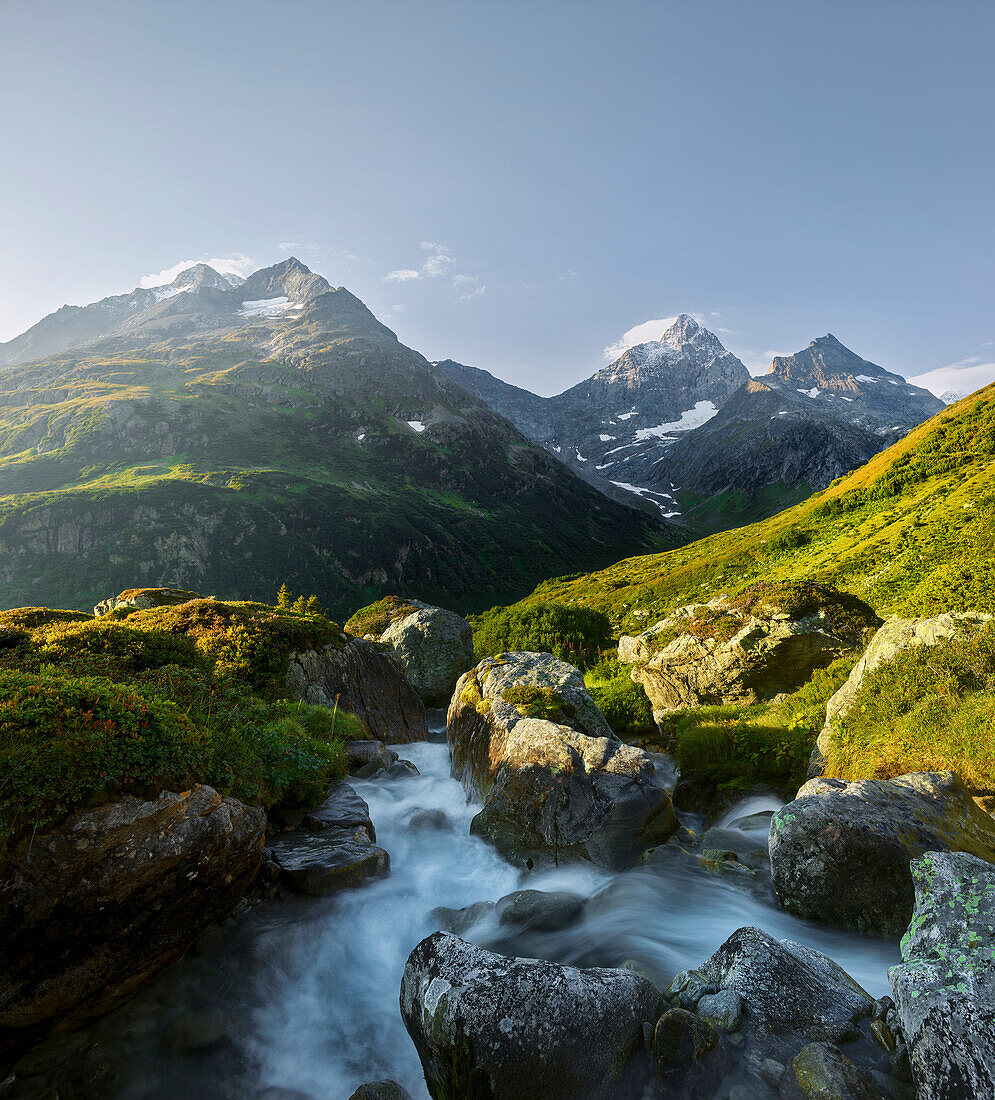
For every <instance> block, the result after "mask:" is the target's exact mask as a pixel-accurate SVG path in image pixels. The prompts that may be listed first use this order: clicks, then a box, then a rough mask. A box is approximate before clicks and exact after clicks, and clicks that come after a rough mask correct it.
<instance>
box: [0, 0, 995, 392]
mask: <svg viewBox="0 0 995 1100" xmlns="http://www.w3.org/2000/svg"><path fill="white" fill-rule="evenodd" d="M993 42H995V3H992V2H989V0H932V2H920V0H823V2H811V0H784V2H781V0H750V2H746V0H707V2H706V0H686V2H685V0H612V2H609V0H604V2H602V3H588V2H585V0H527V2H519V0H493V2H484V0H458V2H455V0H454V2H449V0H438V2H433V0H364V2H362V3H359V2H356V0H349V2H335V0H330V2H324V3H320V2H313V0H312V2H309V0H298V2H295V3H280V2H275V0H268V2H265V3H260V2H256V0H230V2H229V0H197V2H190V0H172V2H169V3H162V4H153V3H144V2H143V3H135V2H133V0H127V2H125V0H122V2H112V0H87V2H86V3H70V2H68V0H63V2H61V3H54V2H51V0H0V102H2V103H3V112H2V121H0V126H2V141H0V156H2V164H0V168H2V171H0V257H2V259H0V339H8V338H10V337H11V336H13V335H15V334H16V333H17V332H19V331H21V330H23V329H24V328H26V327H27V326H28V325H29V324H31V323H33V322H34V321H35V320H37V319H38V318H39V317H40V316H42V315H43V314H45V313H47V312H49V311H51V310H52V309H54V308H57V307H58V306H59V305H61V304H62V303H63V302H74V303H84V302H88V301H92V300H94V299H96V298H98V297H101V296H102V295H104V294H109V293H117V292H121V291H125V290H129V289H131V288H132V287H134V286H135V285H137V284H138V283H139V281H140V279H141V278H142V277H143V276H149V275H152V274H154V273H156V272H160V271H163V270H164V269H167V268H170V267H172V266H173V265H175V264H176V263H178V262H180V261H183V260H190V259H214V258H224V257H231V256H235V257H236V260H235V263H236V264H237V263H239V262H242V263H244V264H246V265H247V264H248V261H252V262H253V263H252V266H262V265H264V264H268V263H272V262H274V261H276V260H278V259H280V258H282V257H283V256H286V255H287V254H288V253H289V252H291V251H292V252H294V253H296V254H297V255H299V256H300V257H301V259H302V260H304V262H306V263H308V264H309V266H311V267H313V268H314V269H315V270H317V271H320V272H321V273H322V274H324V275H326V276H327V277H328V278H329V279H330V280H331V282H333V283H334V284H336V285H338V284H343V285H345V286H347V287H349V288H350V289H351V290H353V291H354V292H355V293H357V294H358V295H359V296H360V297H362V298H363V299H364V300H365V301H366V302H367V303H368V304H369V306H370V307H371V308H372V309H373V310H374V311H375V312H376V313H378V315H380V316H381V317H382V318H384V319H385V320H386V321H387V323H388V324H389V325H390V326H391V327H392V328H393V329H395V331H396V332H397V333H398V335H399V336H400V337H401V339H402V340H404V341H405V342H406V343H408V344H410V345H412V346H413V347H415V348H417V349H418V350H420V351H422V352H424V353H425V354H426V355H428V356H429V357H430V358H433V359H436V358H442V357H445V356H451V357H453V358H455V359H459V360H461V361H463V362H465V363H471V364H474V365H478V366H482V367H486V368H488V369H489V370H492V371H494V372H495V373H497V374H499V375H501V376H502V377H505V378H507V379H509V380H510V381H513V382H516V383H518V384H520V385H526V386H528V387H530V388H532V389H535V390H538V391H540V392H547V393H549V392H555V391H557V390H559V389H561V388H563V387H564V386H566V385H569V384H571V383H573V382H575V381H577V380H578V379H580V378H581V377H583V376H585V375H587V374H589V373H590V372H591V371H592V370H594V369H596V368H597V367H598V366H600V365H602V363H603V353H602V349H604V348H605V346H606V345H609V344H612V343H614V342H615V341H617V340H618V339H619V337H620V336H621V334H622V333H623V332H625V331H626V330H627V329H629V328H631V327H633V326H635V325H638V324H639V323H641V322H644V321H647V320H650V319H655V318H662V317H667V316H672V315H673V314H676V313H678V312H680V311H688V312H694V313H699V314H701V315H703V316H704V317H705V319H706V323H708V324H709V326H710V327H712V328H713V329H715V330H717V331H719V334H720V336H721V338H722V339H723V341H724V342H725V343H726V344H727V346H729V347H730V348H732V349H733V350H735V351H737V352H738V353H739V354H741V355H742V356H743V357H744V359H746V360H747V362H748V364H749V365H750V366H751V368H753V369H759V368H760V366H761V365H762V364H764V363H765V362H766V361H767V360H768V359H769V356H770V354H771V353H774V352H791V351H795V350H797V349H799V348H801V347H804V346H805V345H806V344H807V343H808V342H809V341H810V340H811V339H813V338H814V337H816V336H818V335H821V334H822V333H824V332H827V331H831V332H833V333H834V334H835V335H836V336H837V337H839V338H840V339H841V340H842V341H843V342H844V343H846V344H847V345H849V346H850V347H852V348H853V349H854V350H855V351H857V352H859V353H860V354H862V355H864V356H865V357H866V358H869V359H872V360H875V361H876V362H879V363H881V364H882V365H884V366H886V367H888V368H890V369H893V370H897V371H899V372H901V373H903V374H906V375H908V376H914V375H918V374H921V373H922V372H925V371H929V370H933V369H935V368H939V367H945V366H947V365H949V364H952V363H964V364H966V368H967V373H963V372H961V373H960V374H958V372H957V371H954V372H952V379H953V380H955V381H956V378H958V377H963V378H964V379H965V381H967V380H972V379H976V380H981V379H982V376H983V375H985V374H986V372H987V374H988V375H993V376H995V365H993V364H995V345H993V343H992V341H995V311H993V301H995V275H993V262H995V261H993V257H995V247H993V246H995V217H993V196H995V141H993V119H995V66H993V63H992V50H993ZM423 244H425V245H431V246H433V247H422V246H423ZM286 246H292V248H290V247H286ZM238 257H245V258H246V260H244V261H240V260H239V259H238ZM391 273H395V274H394V276H393V278H391V277H390V276H391ZM415 276H417V277H415ZM721 330H724V331H721ZM985 364H988V366H986V365H985Z"/></svg>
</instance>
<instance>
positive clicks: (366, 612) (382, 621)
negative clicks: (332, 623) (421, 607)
mask: <svg viewBox="0 0 995 1100" xmlns="http://www.w3.org/2000/svg"><path fill="white" fill-rule="evenodd" d="M417 610H418V609H417V608H416V607H415V606H414V604H412V603H409V602H408V601H407V600H404V599H401V597H400V596H384V598H383V599H382V600H377V601H376V603H371V604H370V605H369V607H362V608H360V609H359V611H356V612H355V613H354V614H353V615H352V617H351V618H350V619H349V620H348V621H347V622H346V624H345V630H347V631H348V632H349V633H350V634H352V635H354V636H355V637H357V638H365V637H367V636H368V635H373V636H374V637H376V638H379V637H380V635H381V634H383V632H384V631H385V630H386V629H387V628H388V627H389V626H390V624H391V623H393V622H396V621H397V620H398V619H406V618H407V617H408V616H409V615H412V614H414V612H415V611H417Z"/></svg>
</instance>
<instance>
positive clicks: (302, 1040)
mask: <svg viewBox="0 0 995 1100" xmlns="http://www.w3.org/2000/svg"><path fill="white" fill-rule="evenodd" d="M398 748H399V749H400V751H401V752H402V753H403V755H404V757H405V758H406V759H408V760H410V761H411V762H412V763H413V764H415V766H416V767H417V768H418V769H419V771H420V772H421V773H422V774H421V775H419V776H415V777H412V778H409V779H401V780H394V781H386V782H376V781H370V782H365V783H363V782H357V783H355V784H354V785H355V787H356V790H357V791H358V792H359V794H360V795H362V797H363V798H365V799H366V801H367V802H368V803H369V806H370V816H371V817H372V819H373V822H374V824H375V826H376V830H377V843H378V844H380V845H381V846H382V847H384V848H386V849H387V851H388V852H389V853H390V858H391V874H390V877H389V878H386V879H383V880H381V881H380V882H376V883H373V884H372V885H370V886H367V887H365V888H364V889H362V890H355V891H351V892H350V893H348V894H345V895H343V896H342V897H340V898H339V899H338V900H337V902H336V903H334V904H329V905H328V906H327V907H326V911H325V913H324V914H323V915H322V916H320V917H318V918H316V919H314V920H310V921H308V922H307V924H306V925H305V926H303V927H296V928H292V929H281V930H280V932H279V933H278V938H279V940H280V942H279V943H277V944H274V947H275V950H274V954H273V958H272V959H271V960H270V963H269V965H268V966H267V968H266V972H265V973H264V974H262V975H260V979H259V981H260V986H261V990H265V1001H266V1003H265V1004H263V1005H262V1007H260V1008H259V1009H257V1011H256V1012H255V1014H254V1017H253V1036H252V1039H251V1052H252V1053H253V1054H254V1055H255V1056H256V1057H257V1058H258V1059H259V1063H260V1066H261V1078H262V1081H263V1083H264V1084H267V1085H279V1086H282V1087H284V1088H287V1087H293V1088H297V1089H300V1090H301V1091H302V1092H306V1093H311V1094H313V1095H314V1096H315V1097H325V1096H330V1097H331V1096H335V1097H337V1096H341V1097H343V1100H344V1098H345V1097H348V1096H350V1095H351V1093H352V1092H353V1090H354V1089H355V1088H357V1087H358V1086H359V1085H361V1084H362V1083H363V1082H364V1081H373V1080H378V1079H382V1078H385V1077H393V1078H394V1079H395V1080H398V1081H400V1082H401V1083H402V1084H403V1085H405V1086H406V1087H407V1088H408V1089H409V1090H410V1091H411V1093H412V1095H414V1096H418V1097H421V1096H427V1095H428V1093H427V1091H426V1090H425V1083H424V1080H423V1078H422V1073H421V1067H420V1064H419V1061H418V1056H417V1055H416V1053H415V1049H414V1046H413V1045H412V1043H411V1040H410V1039H409V1038H408V1035H407V1032H406V1031H405V1030H404V1025H403V1024H402V1023H401V1017H400V1012H399V1010H398V992H399V989H400V982H401V973H402V971H403V970H404V962H405V959H406V958H407V957H408V954H409V953H410V951H411V949H412V948H413V947H414V946H415V944H416V943H418V941H419V940H421V939H423V938H424V937H425V936H427V935H429V933H431V932H432V931H434V930H435V929H436V928H438V924H437V923H433V922H432V921H431V920H430V918H429V912H430V911H431V910H432V909H433V908H434V907H435V906H438V905H447V906H450V907H452V908H462V907H463V906H465V905H470V904H472V903H473V902H475V901H480V900H481V899H483V898H491V899H497V898H499V897H501V896H502V895H504V894H507V893H508V892H509V891H511V890H513V889H515V887H516V885H517V883H518V879H519V876H518V873H517V872H516V871H515V870H514V869H513V868H511V867H510V866H509V865H508V864H507V863H505V862H504V861H503V860H502V859H501V858H500V857H499V856H498V855H497V854H496V853H495V852H494V850H493V849H492V848H489V847H488V846H487V845H486V844H484V842H483V841H481V840H478V839H477V838H476V837H472V836H470V832H469V829H470V818H471V817H472V816H473V815H474V813H476V812H477V810H478V809H479V806H474V805H467V801H466V796H465V794H464V793H463V788H462V787H461V786H460V784H459V783H458V782H456V780H454V779H451V778H450V777H449V755H448V752H447V750H446V746H445V745H440V744H420V745H404V746H398ZM426 808H432V809H436V808H438V809H442V810H443V811H444V812H445V813H446V816H447V817H448V819H449V827H448V828H445V829H442V830H436V829H418V830H412V829H411V828H409V826H408V824H407V822H408V819H409V818H410V817H411V815H412V814H413V813H415V812H416V811H418V810H421V809H426ZM261 999H262V998H261Z"/></svg>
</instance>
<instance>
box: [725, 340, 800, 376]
mask: <svg viewBox="0 0 995 1100" xmlns="http://www.w3.org/2000/svg"><path fill="white" fill-rule="evenodd" d="M729 350H730V351H731V352H732V353H733V355H735V356H736V357H737V358H738V359H740V360H741V361H742V363H743V365H744V366H745V367H746V369H747V370H748V371H749V372H750V374H752V375H753V377H754V378H758V377H759V376H760V375H761V374H766V373H767V372H768V371H769V370H770V365H771V360H773V359H774V358H775V357H776V356H778V355H791V352H790V351H778V350H777V349H776V348H768V350H767V351H761V350H758V349H756V348H732V347H731V348H729Z"/></svg>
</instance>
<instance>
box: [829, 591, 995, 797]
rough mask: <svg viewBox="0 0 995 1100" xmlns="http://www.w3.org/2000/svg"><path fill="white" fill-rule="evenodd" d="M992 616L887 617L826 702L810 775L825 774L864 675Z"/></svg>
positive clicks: (982, 622)
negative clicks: (828, 755) (839, 728)
mask: <svg viewBox="0 0 995 1100" xmlns="http://www.w3.org/2000/svg"><path fill="white" fill-rule="evenodd" d="M991 620H992V616H991V615H985V614H981V613H978V612H964V613H945V614H943V615H937V616H935V617H934V618H932V619H900V618H897V617H896V618H892V619H888V621H887V622H886V623H885V624H884V626H882V627H881V629H880V630H878V631H877V633H876V634H875V635H874V637H873V638H871V640H870V642H868V644H867V648H866V649H865V650H864V653H863V656H862V657H861V658H860V660H859V661H858V662H857V663H856V665H854V667H853V671H852V672H851V673H850V675H849V677H847V681H846V683H845V684H844V685H843V686H842V687H841V688H840V689H839V691H837V692H836V694H835V695H833V696H832V697H831V698H830V700H829V702H828V703H827V704H826V722H825V725H824V726H823V727H822V731H821V732H820V734H819V739H818V741H817V742H816V745H815V749H814V750H813V752H812V759H811V761H810V763H809V777H812V776H816V775H821V774H822V771H823V765H824V763H825V756H826V753H827V752H828V751H829V746H830V744H831V743H832V739H833V735H834V730H835V727H836V724H837V723H838V721H839V720H840V719H841V718H843V717H844V716H845V715H846V713H847V711H848V710H849V708H850V704H851V703H852V702H853V699H854V696H855V695H856V694H857V692H858V691H859V690H860V688H861V687H862V686H863V683H864V680H865V678H866V677H867V676H869V675H870V674H871V673H872V672H873V671H874V670H875V669H876V668H878V667H879V666H880V665H883V664H888V663H889V662H891V661H893V660H894V659H895V657H896V656H897V655H898V654H899V653H901V652H902V651H903V650H906V649H914V648H916V647H919V646H923V647H928V646H934V645H937V644H938V643H939V642H945V641H949V640H950V639H951V638H955V637H957V636H959V635H961V634H963V633H965V632H968V631H971V630H974V629H977V627H979V626H982V625H984V624H985V623H987V622H990V621H991Z"/></svg>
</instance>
